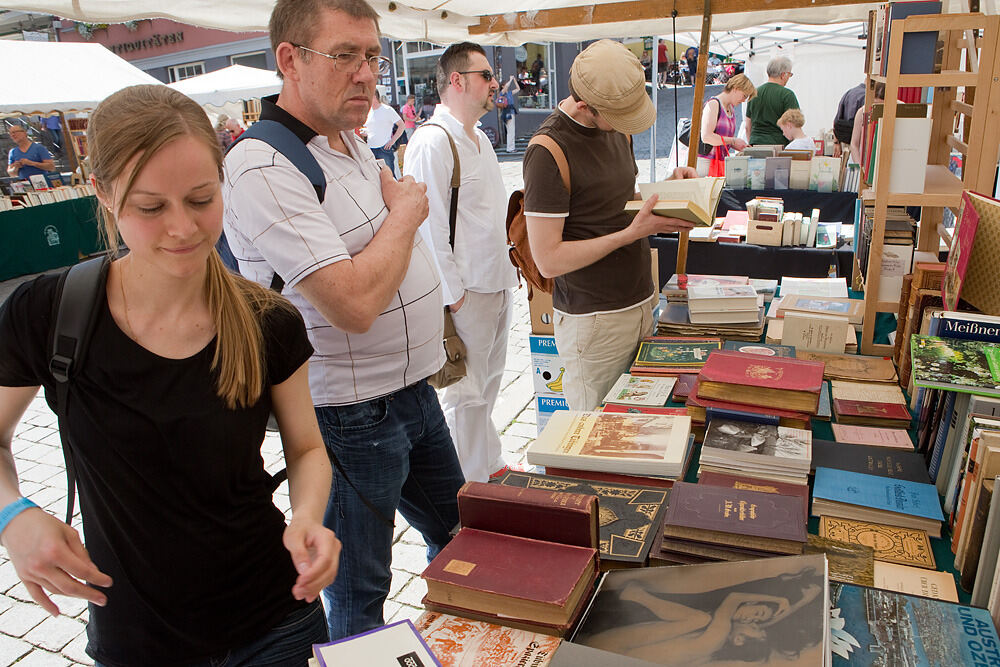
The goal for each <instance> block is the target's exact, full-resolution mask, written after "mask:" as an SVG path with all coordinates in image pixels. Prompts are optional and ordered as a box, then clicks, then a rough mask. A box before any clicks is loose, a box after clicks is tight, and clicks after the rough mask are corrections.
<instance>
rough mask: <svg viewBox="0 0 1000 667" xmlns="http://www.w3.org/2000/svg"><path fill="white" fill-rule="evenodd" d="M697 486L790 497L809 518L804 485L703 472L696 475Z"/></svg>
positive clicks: (806, 489)
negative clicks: (800, 505)
mask: <svg viewBox="0 0 1000 667" xmlns="http://www.w3.org/2000/svg"><path fill="white" fill-rule="evenodd" d="M698 484H706V485H708V486H721V487H723V488H727V489H736V490H737V491H755V492H757V493H771V494H777V495H782V496H792V497H795V498H798V499H799V500H800V501H801V503H802V516H803V517H807V516H809V487H808V486H807V485H805V484H786V483H784V482H774V481H771V480H763V479H755V478H753V477H742V476H739V475H727V474H725V473H720V472H711V471H705V472H703V473H701V474H700V475H698Z"/></svg>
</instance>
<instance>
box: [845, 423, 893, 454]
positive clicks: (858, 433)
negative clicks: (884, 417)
mask: <svg viewBox="0 0 1000 667" xmlns="http://www.w3.org/2000/svg"><path fill="white" fill-rule="evenodd" d="M831 427H832V428H833V439H834V440H836V441H837V442H841V443H845V444H848V445H874V446H876V447H892V448H893V449H902V450H905V451H910V452H912V451H913V440H911V439H910V434H909V433H908V432H907V431H906V430H905V429H901V428H877V427H873V426H851V425H849V424H831Z"/></svg>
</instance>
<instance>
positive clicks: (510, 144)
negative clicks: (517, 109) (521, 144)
mask: <svg viewBox="0 0 1000 667" xmlns="http://www.w3.org/2000/svg"><path fill="white" fill-rule="evenodd" d="M515 118H517V116H515V115H513V114H511V116H510V118H508V119H507V152H508V153H513V152H514V140H515V139H517V136H516V135H515V134H514V119H515Z"/></svg>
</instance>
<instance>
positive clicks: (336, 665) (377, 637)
mask: <svg viewBox="0 0 1000 667" xmlns="http://www.w3.org/2000/svg"><path fill="white" fill-rule="evenodd" d="M313 655H314V656H315V657H316V660H317V662H319V665H320V667H343V666H344V665H368V666H370V667H380V666H382V665H384V666H385V667H399V665H412V667H432V666H433V667H441V663H440V662H438V659H437V658H435V657H434V654H433V653H431V650H430V649H429V648H427V644H426V643H424V640H423V638H422V637H421V636H420V633H418V632H417V629H416V628H415V627H414V626H413V623H412V622H411V621H409V620H406V621H400V622H399V623H392V624H390V625H383V626H382V627H380V628H376V629H374V630H369V631H368V632H362V633H361V634H359V635H354V636H353V637H346V638H345V639H340V640H338V641H335V642H330V643H329V644H313Z"/></svg>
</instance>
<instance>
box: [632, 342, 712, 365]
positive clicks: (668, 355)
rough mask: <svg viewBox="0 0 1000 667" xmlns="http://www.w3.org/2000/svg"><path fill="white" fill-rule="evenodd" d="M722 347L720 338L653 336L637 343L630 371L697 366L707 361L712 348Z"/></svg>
mask: <svg viewBox="0 0 1000 667" xmlns="http://www.w3.org/2000/svg"><path fill="white" fill-rule="evenodd" d="M721 348H722V339H720V338H683V337H678V338H668V337H666V336H654V337H652V338H647V339H646V340H644V341H642V342H640V343H639V350H638V352H636V355H635V361H634V362H633V364H632V372H635V371H636V370H643V369H646V370H659V371H661V372H662V371H665V370H667V369H672V368H699V367H701V366H703V365H704V364H705V362H706V361H708V355H709V354H710V353H711V352H712V350H719V349H721Z"/></svg>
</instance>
